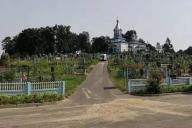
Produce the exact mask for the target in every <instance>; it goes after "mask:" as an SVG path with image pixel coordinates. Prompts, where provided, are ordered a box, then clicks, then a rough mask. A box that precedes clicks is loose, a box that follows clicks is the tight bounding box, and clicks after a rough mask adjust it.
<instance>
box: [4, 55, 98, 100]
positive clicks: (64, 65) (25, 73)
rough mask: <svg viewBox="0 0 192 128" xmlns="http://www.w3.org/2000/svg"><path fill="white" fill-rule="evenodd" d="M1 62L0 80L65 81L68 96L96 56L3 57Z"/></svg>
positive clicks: (81, 80)
mask: <svg viewBox="0 0 192 128" xmlns="http://www.w3.org/2000/svg"><path fill="white" fill-rule="evenodd" d="M2 56H5V55H2ZM6 56H7V55H6ZM5 58H6V59H5ZM1 62H2V61H1ZM3 63H4V65H5V66H3V67H1V69H2V70H1V72H0V82H21V81H23V82H27V81H29V82H49V81H65V83H66V84H65V85H66V86H65V96H66V97H68V96H70V95H71V94H72V93H73V92H74V91H75V89H76V88H77V87H78V85H80V84H81V83H82V82H83V81H84V80H85V79H86V76H87V74H88V73H89V72H90V71H91V70H92V68H93V65H95V64H97V63H98V56H97V55H96V54H95V55H93V54H82V55H80V56H77V55H76V56H74V55H68V56H63V57H54V56H43V57H36V56H33V57H26V58H9V57H4V60H3Z"/></svg>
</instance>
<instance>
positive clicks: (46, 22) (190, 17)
mask: <svg viewBox="0 0 192 128" xmlns="http://www.w3.org/2000/svg"><path fill="white" fill-rule="evenodd" d="M117 16H118V17H119V20H120V25H121V28H122V29H123V30H124V31H123V32H126V31H127V30H130V29H135V30H136V31H137V33H138V36H139V37H140V38H143V39H144V40H145V41H148V42H150V43H151V44H153V45H155V44H156V42H160V43H164V42H165V40H166V38H167V37H169V38H170V39H171V41H172V43H173V45H174V47H175V49H176V50H178V49H186V48H187V47H188V46H192V0H0V40H2V39H3V38H4V37H6V36H14V35H16V34H18V33H19V32H20V31H22V30H23V29H25V28H29V27H43V26H54V25H55V24H62V25H70V26H72V31H74V32H77V33H79V32H82V31H88V32H89V33H90V35H91V37H93V36H101V35H107V36H110V37H112V35H113V28H114V26H115V23H116V17H117Z"/></svg>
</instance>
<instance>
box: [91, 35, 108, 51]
mask: <svg viewBox="0 0 192 128" xmlns="http://www.w3.org/2000/svg"><path fill="white" fill-rule="evenodd" d="M92 42H93V44H92V51H93V52H95V53H98V52H102V53H107V52H109V50H110V45H111V41H110V38H109V37H104V36H101V37H95V38H93V40H92Z"/></svg>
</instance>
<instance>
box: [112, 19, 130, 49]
mask: <svg viewBox="0 0 192 128" xmlns="http://www.w3.org/2000/svg"><path fill="white" fill-rule="evenodd" d="M113 31H114V37H113V39H112V43H113V52H127V51H128V43H127V42H126V40H125V38H123V37H122V29H121V27H120V25H119V20H118V19H117V24H116V26H115V28H114V30H113Z"/></svg>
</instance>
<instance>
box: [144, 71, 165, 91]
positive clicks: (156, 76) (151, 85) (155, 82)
mask: <svg viewBox="0 0 192 128" xmlns="http://www.w3.org/2000/svg"><path fill="white" fill-rule="evenodd" d="M161 81H162V75H161V73H160V72H158V71H153V72H151V74H150V76H149V79H148V81H147V83H148V85H147V89H146V93H148V94H159V93H161V86H160V85H161Z"/></svg>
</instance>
